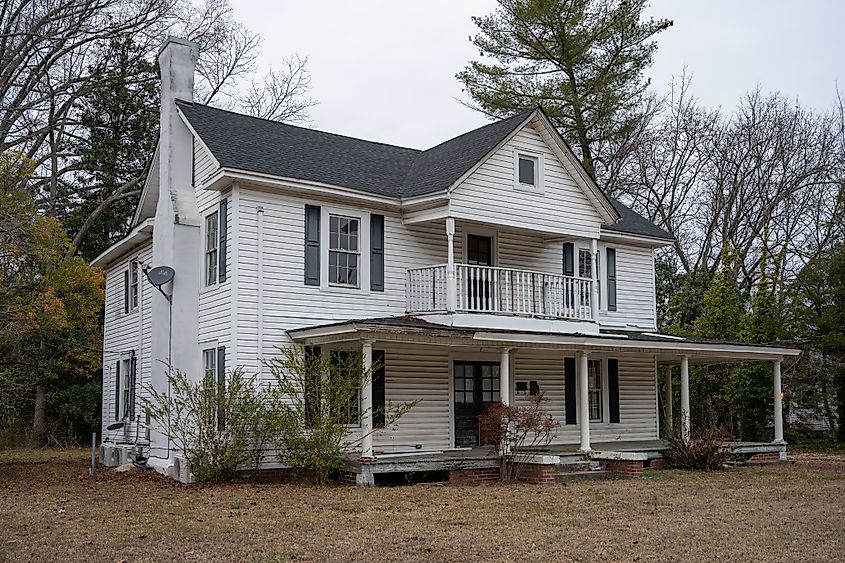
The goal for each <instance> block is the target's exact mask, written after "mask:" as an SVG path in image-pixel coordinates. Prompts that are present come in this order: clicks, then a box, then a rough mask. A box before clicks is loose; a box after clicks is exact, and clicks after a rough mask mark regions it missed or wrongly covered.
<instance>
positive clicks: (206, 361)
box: [202, 346, 226, 430]
mask: <svg viewBox="0 0 845 563" xmlns="http://www.w3.org/2000/svg"><path fill="white" fill-rule="evenodd" d="M225 358H226V347H225V346H220V347H219V348H207V349H205V350H203V351H202V371H203V376H204V377H207V378H209V380H210V381H212V382H214V383H215V390H216V392H217V400H216V401H215V404H214V407H213V409H210V410H209V412H208V417H209V418H208V421H209V422H210V423H213V421H214V420H216V421H217V429H218V430H224V429H225V427H226V418H225V412H224V405H223V401H224V400H225V393H226V369H225V365H224V362H225V361H226V359H225Z"/></svg>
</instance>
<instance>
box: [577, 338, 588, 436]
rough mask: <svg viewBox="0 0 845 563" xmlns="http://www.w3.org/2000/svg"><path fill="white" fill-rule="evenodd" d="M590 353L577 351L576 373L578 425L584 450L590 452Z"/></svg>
mask: <svg viewBox="0 0 845 563" xmlns="http://www.w3.org/2000/svg"><path fill="white" fill-rule="evenodd" d="M588 356H589V354H588V353H587V352H576V353H575V364H576V370H575V371H576V374H577V376H578V407H577V411H578V426H579V427H580V429H581V448H580V450H581V451H582V452H589V451H590V450H591V448H590V405H589V402H590V384H589V381H588V380H587V372H588V370H589V363H588V360H589V357H588Z"/></svg>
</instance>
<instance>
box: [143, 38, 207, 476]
mask: <svg viewBox="0 0 845 563" xmlns="http://www.w3.org/2000/svg"><path fill="white" fill-rule="evenodd" d="M198 55H199V46H198V45H197V44H196V43H193V42H191V41H188V40H186V39H180V38H177V37H169V38H168V39H167V41H165V42H164V44H163V45H162V47H161V49H160V51H159V56H158V61H159V66H160V67H161V122H160V132H159V157H160V168H159V181H160V184H159V186H160V187H159V198H158V203H157V206H156V214H155V223H154V226H153V265H154V266H171V267H172V268H174V270H175V271H176V275H175V276H174V278H173V281H172V282H171V283H170V284H168V285H171V287H170V288H167V287H165V288H164V289H165V290H168V289H169V292H170V293H172V304H171V303H168V301H167V299H165V297H164V296H163V295H161V294H160V293H159V292H158V291H153V303H152V323H153V331H152V343H151V344H152V347H151V348H152V349H151V353H152V358H151V359H152V365H151V374H150V383H151V385H153V386H154V387H155V388H156V389H157V390H159V391H167V375H166V374H167V371H168V367H167V366H168V364H169V365H170V366H171V369H172V370H179V371H181V372H183V373H185V374H187V375H189V376H190V377H192V378H199V377H200V374H201V357H200V351H199V343H198V341H197V340H198V333H197V315H198V310H199V289H200V285H199V284H200V271H201V267H200V260H201V257H202V247H201V241H200V216H199V210H198V208H197V199H196V194H195V192H194V186H193V185H192V166H193V154H192V152H193V146H192V134H191V131H190V129H188V126H187V125H186V124H185V122H184V121H183V119H182V117H181V116H180V114H179V110H178V107H177V105H176V100H183V101H187V102H192V101H193V90H194V68H195V66H196V62H197V57H198ZM171 307H172V310H171ZM165 430H166V428H165V427H163V426H162V425H157V424H155V423H153V428H152V431H151V436H150V438H151V445H153V446H155V447H154V448H153V449H152V452H151V454H152V455H153V456H165V457H166V456H167V451H168V448H167V438H166V436H165V435H164V434H163V433H164V431H165ZM175 454H176V452H174V448H173V446H172V445H171V446H170V456H169V457H170V460H169V461H162V460H153V459H151V460H150V462H151V463H153V462H154V461H155V464H156V465H159V466H160V467H161V468H162V469H165V470H167V469H172V467H173V462H172V459H173V458H174V456H175Z"/></svg>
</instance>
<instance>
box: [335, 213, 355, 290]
mask: <svg viewBox="0 0 845 563" xmlns="http://www.w3.org/2000/svg"><path fill="white" fill-rule="evenodd" d="M359 241H360V221H359V220H358V219H357V218H355V217H344V216H342V215H330V216H329V285H337V286H343V287H358V283H359V282H358V277H359V276H358V273H359V272H358V270H359V268H358V264H359V257H360V256H359V255H360V251H359V248H360V244H359Z"/></svg>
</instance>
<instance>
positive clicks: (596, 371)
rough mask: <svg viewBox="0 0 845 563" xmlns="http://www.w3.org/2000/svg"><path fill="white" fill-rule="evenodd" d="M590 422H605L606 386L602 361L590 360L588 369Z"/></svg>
mask: <svg viewBox="0 0 845 563" xmlns="http://www.w3.org/2000/svg"><path fill="white" fill-rule="evenodd" d="M587 381H588V396H589V405H588V406H589V409H590V422H602V421H603V420H604V386H603V385H602V370H601V361H600V360H590V361H589V362H588V368H587Z"/></svg>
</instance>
